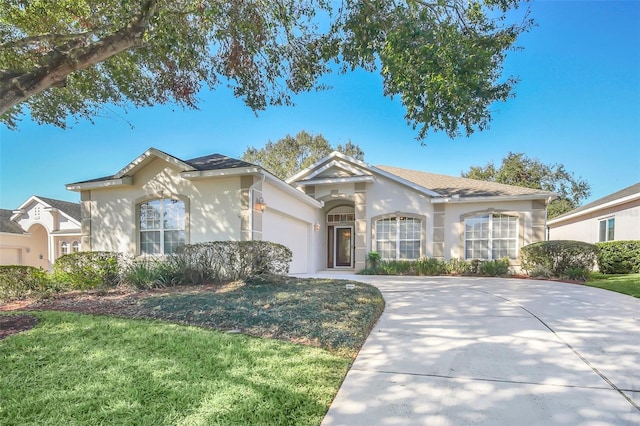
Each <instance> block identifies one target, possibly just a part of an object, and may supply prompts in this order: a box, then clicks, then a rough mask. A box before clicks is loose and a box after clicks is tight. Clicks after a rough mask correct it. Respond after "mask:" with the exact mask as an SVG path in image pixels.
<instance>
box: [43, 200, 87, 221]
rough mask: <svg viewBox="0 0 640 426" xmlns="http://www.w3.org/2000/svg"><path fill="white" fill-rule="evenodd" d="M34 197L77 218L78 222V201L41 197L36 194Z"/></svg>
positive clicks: (79, 207) (79, 212)
mask: <svg viewBox="0 0 640 426" xmlns="http://www.w3.org/2000/svg"><path fill="white" fill-rule="evenodd" d="M36 197H37V198H39V199H40V200H42V201H44V202H45V203H47V204H49V205H50V206H51V207H53V208H54V209H58V210H60V211H61V212H63V213H66V214H67V216H69V217H71V218H72V219H75V220H77V221H78V222H80V220H81V219H82V214H81V205H80V203H72V202H70V201H62V200H56V199H54V198H47V197H41V196H39V195H36Z"/></svg>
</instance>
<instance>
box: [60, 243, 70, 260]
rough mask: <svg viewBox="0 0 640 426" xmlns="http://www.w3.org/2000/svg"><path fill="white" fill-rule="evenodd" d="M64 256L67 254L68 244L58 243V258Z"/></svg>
mask: <svg viewBox="0 0 640 426" xmlns="http://www.w3.org/2000/svg"><path fill="white" fill-rule="evenodd" d="M65 254H69V243H68V242H66V241H62V242H61V243H60V256H64V255H65Z"/></svg>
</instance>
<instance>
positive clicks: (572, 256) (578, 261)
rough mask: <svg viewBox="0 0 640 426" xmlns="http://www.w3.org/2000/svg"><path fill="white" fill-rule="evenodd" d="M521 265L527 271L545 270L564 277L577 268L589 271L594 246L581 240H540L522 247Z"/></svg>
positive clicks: (594, 252) (594, 258) (552, 274)
mask: <svg viewBox="0 0 640 426" xmlns="http://www.w3.org/2000/svg"><path fill="white" fill-rule="evenodd" d="M520 259H521V262H522V263H521V267H522V269H523V270H524V271H526V272H527V273H530V272H532V271H535V270H547V271H549V274H550V275H551V276H553V277H558V278H565V277H568V276H569V274H570V273H571V274H572V275H575V274H576V271H577V270H583V271H590V270H591V269H593V266H594V265H595V261H596V246H595V245H593V244H589V243H585V242H582V241H570V240H556V241H540V242H537V243H533V244H529V245H528V246H525V247H522V250H521V251H520Z"/></svg>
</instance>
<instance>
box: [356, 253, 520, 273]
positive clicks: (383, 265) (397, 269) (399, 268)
mask: <svg viewBox="0 0 640 426" xmlns="http://www.w3.org/2000/svg"><path fill="white" fill-rule="evenodd" d="M368 262H369V265H370V266H369V267H367V268H365V269H363V270H362V271H360V272H359V274H361V275H426V276H435V275H449V274H451V275H479V276H485V277H497V276H505V275H508V274H509V259H507V258H505V259H499V260H479V259H474V260H469V261H466V260H463V259H451V260H449V261H446V260H439V259H435V258H430V257H423V258H420V259H418V260H380V258H379V256H378V254H377V253H376V252H371V253H369V256H368Z"/></svg>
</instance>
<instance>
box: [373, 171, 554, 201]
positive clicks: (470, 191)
mask: <svg viewBox="0 0 640 426" xmlns="http://www.w3.org/2000/svg"><path fill="white" fill-rule="evenodd" d="M376 168H378V169H381V170H384V171H385V172H387V173H391V174H393V175H396V176H398V177H400V178H402V179H405V180H408V181H409V182H413V183H415V184H416V185H420V186H422V187H424V188H428V189H430V190H432V191H435V192H437V193H438V194H440V195H441V196H443V197H464V198H472V197H522V196H536V197H549V196H556V195H557V194H555V193H553V192H549V191H542V190H539V189H531V188H524V187H520V186H513V185H505V184H501V183H495V182H486V181H482V180H476V179H468V178H462V177H455V176H447V175H440V174H436V173H428V172H420V171H416V170H409V169H403V168H400V167H392V166H376Z"/></svg>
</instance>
